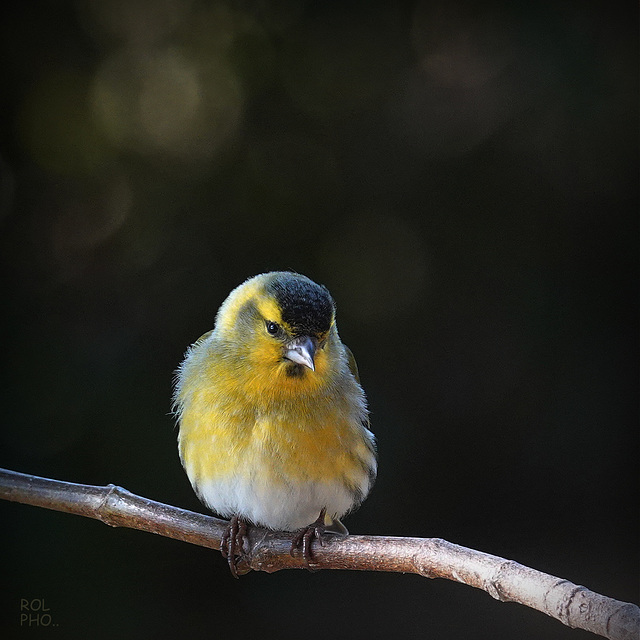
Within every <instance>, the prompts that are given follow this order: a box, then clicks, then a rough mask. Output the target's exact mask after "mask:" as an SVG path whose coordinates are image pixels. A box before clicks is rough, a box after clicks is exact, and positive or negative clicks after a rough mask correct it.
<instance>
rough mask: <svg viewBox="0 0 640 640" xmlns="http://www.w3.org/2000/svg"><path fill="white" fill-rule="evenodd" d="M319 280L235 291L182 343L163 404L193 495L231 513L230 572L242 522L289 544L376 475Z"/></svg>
mask: <svg viewBox="0 0 640 640" xmlns="http://www.w3.org/2000/svg"><path fill="white" fill-rule="evenodd" d="M335 310H336V307H335V303H334V301H333V298H332V297H331V295H330V293H329V291H328V290H327V289H326V287H324V286H321V285H318V284H316V283H315V282H313V281H312V280H310V279H309V278H307V277H305V276H303V275H300V274H297V273H292V272H280V271H278V272H271V273H264V274H261V275H258V276H255V277H253V278H250V279H249V280H247V281H246V282H244V283H243V284H241V285H240V286H239V287H237V288H236V289H234V290H233V291H232V292H231V293H230V294H229V296H228V298H227V299H226V300H225V301H224V303H223V304H222V306H221V307H220V309H219V311H218V314H217V316H216V322H215V328H214V329H213V330H212V331H210V332H209V333H206V334H205V335H204V336H202V337H201V338H200V339H199V340H198V341H197V342H195V344H193V345H192V346H191V347H190V348H189V350H188V351H187V353H186V355H185V358H184V360H183V362H182V364H181V365H180V367H179V369H178V371H177V380H176V387H175V395H174V403H175V409H176V413H177V416H178V420H179V426H180V431H179V436H178V444H179V451H180V458H181V460H182V464H183V466H184V468H185V470H186V473H187V475H188V477H189V480H190V482H191V484H192V486H193V488H194V490H195V492H196V494H197V495H198V497H199V498H200V500H201V501H202V502H203V503H204V504H205V505H206V506H207V507H208V508H210V509H211V510H212V511H215V512H216V513H217V514H219V515H220V516H222V517H224V518H230V520H231V522H230V525H229V528H228V530H227V532H226V533H225V536H224V537H223V541H222V545H221V550H222V552H223V555H225V556H226V557H227V560H228V562H229V566H230V568H231V572H232V573H233V575H234V576H236V577H237V568H236V563H237V557H241V556H242V549H243V545H244V538H245V536H246V527H247V524H254V525H258V526H261V527H266V528H268V529H273V530H282V531H295V532H297V535H296V536H295V537H294V539H293V543H292V553H293V551H294V550H295V549H296V547H300V546H302V553H303V555H304V557H305V560H306V561H307V564H309V562H310V561H311V560H312V556H311V542H312V540H313V539H314V537H319V536H321V534H322V533H323V532H324V531H328V532H332V533H339V534H343V535H346V534H347V533H348V532H347V530H346V529H345V527H344V525H343V524H342V523H341V522H340V518H342V517H343V516H344V515H345V514H347V513H348V512H349V511H351V510H353V509H355V508H356V507H357V506H358V505H359V504H360V503H361V502H362V501H363V500H364V499H365V497H366V496H367V494H368V493H369V490H370V489H371V486H372V484H373V481H374V479H375V476H376V468H377V465H376V454H375V440H374V436H373V434H372V433H371V432H370V431H369V429H368V418H367V409H366V401H365V396H364V392H363V390H362V387H361V386H360V383H359V380H358V373H357V368H356V364H355V360H354V358H353V355H352V354H351V352H350V351H349V349H348V348H347V347H346V346H345V345H344V344H342V342H341V341H340V337H339V336H338V330H337V328H336V321H335Z"/></svg>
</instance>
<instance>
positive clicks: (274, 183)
mask: <svg viewBox="0 0 640 640" xmlns="http://www.w3.org/2000/svg"><path fill="white" fill-rule="evenodd" d="M365 5H366V7H367V8H365ZM612 6H613V7H614V8H612ZM17 7H18V5H17V3H16V5H15V6H14V9H13V11H11V10H7V9H5V10H3V13H4V15H3V18H2V20H1V21H0V52H1V56H2V61H3V62H2V71H1V73H2V77H1V80H2V94H1V98H0V109H1V112H0V116H1V119H0V127H1V144H2V147H1V150H0V170H1V176H2V178H1V182H0V207H1V208H0V225H1V227H2V233H1V240H0V242H1V243H2V248H1V261H2V278H3V280H2V284H3V302H4V312H3V314H2V329H1V330H2V342H3V345H4V357H3V362H4V365H5V366H4V367H3V370H4V379H3V382H2V386H1V389H2V425H3V426H2V430H1V432H0V447H1V452H0V453H1V458H0V464H1V465H2V466H5V467H7V468H10V469H15V470H18V471H23V472H27V473H33V474H36V475H41V476H46V477H52V478H56V479H61V480H68V481H73V482H81V483H89V484H98V485H104V484H107V483H115V484H118V485H121V486H123V487H125V488H127V489H129V490H130V491H133V492H135V493H137V494H140V495H143V496H147V497H149V498H152V499H155V500H159V501H163V502H167V503H170V504H174V505H178V506H182V507H185V508H190V509H195V510H201V511H202V510H203V509H204V508H203V507H201V506H200V505H199V503H198V502H197V500H196V498H195V497H194V495H193V493H192V491H191V488H190V486H189V484H188V481H187V479H186V476H185V474H184V473H183V471H182V469H181V467H180V463H179V460H178V455H177V447H176V429H175V425H174V420H173V418H172V417H171V415H170V414H169V411H170V394H171V384H172V373H173V370H174V369H175V367H176V365H177V364H178V362H179V361H180V359H181V358H182V355H183V353H184V350H185V349H186V347H187V345H188V344H190V342H192V341H193V340H195V339H196V338H197V337H198V336H200V335H201V334H202V333H204V332H205V331H207V330H208V329H210V328H211V327H212V324H213V319H214V314H215V312H216V310H217V308H218V306H219V304H220V303H221V302H222V300H223V299H224V297H225V296H226V295H227V293H228V292H229V291H230V290H231V289H232V288H233V287H234V286H236V285H237V284H239V283H240V282H242V281H243V280H244V279H246V278H247V277H249V276H252V275H254V274H256V273H260V272H263V271H267V270H272V269H287V268H289V269H294V270H297V271H299V272H301V273H304V274H306V275H308V276H310V277H311V278H313V279H314V280H316V281H318V282H322V283H324V284H326V285H327V286H328V287H329V289H330V290H331V292H332V293H333V295H334V297H335V298H336V300H337V303H338V320H339V327H340V332H341V336H342V338H343V340H344V341H345V342H346V343H347V344H348V345H349V346H350V347H351V349H352V350H353V351H354V353H355V354H356V356H357V358H358V363H359V366H360V372H361V377H362V380H363V384H364V386H365V389H366V391H367V394H368V398H369V402H370V408H371V419H372V428H373V430H374V431H375V433H376V435H377V438H378V443H379V462H380V473H379V479H378V482H377V484H376V486H375V488H374V490H373V492H372V494H371V495H370V497H369V499H368V500H367V501H366V502H365V504H364V505H363V506H362V508H361V509H360V511H358V512H357V513H355V514H353V515H352V516H351V517H349V518H348V520H347V525H348V526H349V528H350V530H351V531H352V532H353V533H370V534H391V535H397V536H424V537H428V536H437V537H442V538H445V539H447V540H450V541H452V542H456V543H458V544H462V545H465V546H469V547H472V548H475V549H479V550H482V551H485V552H489V553H493V554H496V555H500V556H504V557H507V558H510V559H514V560H516V561H519V562H521V563H523V564H526V565H528V566H532V567H534V568H536V569H539V570H542V571H545V572H549V573H551V574H553V575H557V576H561V577H563V578H566V579H569V580H571V581H573V582H576V583H579V584H584V585H585V586H587V587H588V588H590V589H593V590H595V591H598V592H600V593H604V594H606V595H609V596H611V597H614V598H617V599H620V600H627V601H635V602H637V601H638V591H637V585H638V582H637V568H638V522H637V516H638V473H637V472H638V464H637V462H638V458H637V444H638V442H637V440H638V436H637V433H638V432H637V426H638V425H637V406H638V405H637V401H638V385H637V383H638V379H637V364H638V362H637V355H638V334H637V328H638V327H637V301H638V292H637V274H638V260H637V249H638V246H637V207H638V155H637V142H638V136H637V133H638V132H637V89H638V81H637V77H638V76H637V71H638V69H637V56H638V41H637V22H638V8H637V4H636V3H617V4H616V3H614V4H613V5H612V4H611V3H610V2H599V3H598V2H574V3H551V2H550V3H525V2H503V3H499V2H496V3H488V4H483V5H481V4H479V3H471V2H466V3H465V2H462V3H457V4H456V3H453V4H452V3H450V2H445V1H444V0H442V1H436V2H423V3H410V2H396V3H393V2H388V3H379V4H366V3H362V4H360V3H355V4H354V5H353V8H348V7H347V8H345V6H342V8H338V6H331V7H327V6H324V8H323V3H310V2H309V3H298V2H294V1H293V0H292V1H283V2H275V1H273V2H268V1H263V2H255V3H250V2H246V3H233V2H229V3H226V4H223V3H207V2H197V1H190V0H165V1H163V2H152V1H151V0H146V1H145V0H135V1H133V2H125V1H124V0H107V1H99V0H93V1H82V2H81V1H78V2H75V3H74V2H45V1H40V2H34V3H23V4H21V5H19V8H17ZM625 7H626V8H625ZM0 513H1V517H2V521H1V522H2V541H1V545H2V557H3V561H2V579H1V580H2V583H3V584H2V597H1V598H0V600H1V602H0V607H1V613H2V616H1V627H0V629H1V633H2V636H3V637H5V638H22V637H38V638H40V637H43V638H44V637H58V638H88V637H91V638H98V639H99V638H175V637H188V638H223V637H230V634H231V633H233V634H234V636H235V637H253V636H256V635H258V634H260V637H265V636H266V637H277V638H284V639H287V638H300V637H303V638H306V639H308V640H314V639H316V638H324V637H327V636H329V637H337V638H342V637H349V638H354V639H357V638H383V637H384V638H386V637H392V634H393V637H405V638H423V637H429V638H446V639H449V638H451V639H455V638H515V637H517V638H523V639H527V638H532V639H533V638H574V639H578V638H585V639H586V638H588V637H593V636H591V635H589V634H587V633H585V632H580V631H572V630H570V629H568V628H565V627H563V626H562V625H561V624H560V623H558V622H556V621H554V620H552V619H550V618H547V617H546V616H544V615H542V614H540V613H537V612H534V611H531V610H528V609H526V608H524V607H520V606H517V605H514V604H500V603H498V602H496V601H494V600H492V599H491V598H490V597H489V596H488V595H487V594H486V593H484V592H481V591H478V590H475V589H471V588H468V587H464V586H462V585H459V584H454V583H451V582H447V581H443V580H437V581H430V580H425V579H423V578H419V577H416V576H412V575H405V576H403V575H395V574H389V575H386V574H365V573H362V574H360V573H355V572H354V573H350V572H330V571H327V572H319V573H315V574H310V573H307V572H303V571H286V572H280V573H277V574H274V575H266V574H258V573H253V574H250V575H248V576H246V577H243V578H242V579H241V580H239V581H234V580H232V579H231V577H230V575H229V573H228V570H227V568H226V566H225V563H224V561H223V560H222V558H221V557H220V555H219V554H218V553H214V552H211V551H207V550H204V549H201V548H197V547H192V546H190V545H186V544H181V543H178V542H174V541H170V540H167V539H163V538H160V537H156V536H152V535H149V534H145V533H141V532H137V531H132V530H121V529H111V528H109V527H106V526H104V525H103V524H100V523H99V522H96V521H92V520H89V519H85V518H79V517H75V516H70V515H65V514H60V513H56V512H52V511H46V510H43V509H36V508H33V507H28V506H24V505H20V504H11V503H2V504H0ZM21 598H27V599H33V598H37V599H44V603H45V606H46V607H47V608H49V609H50V615H51V616H52V621H53V624H55V625H57V626H55V627H50V628H46V629H45V628H31V629H28V628H24V627H22V628H21V627H20V604H19V603H20V599H21Z"/></svg>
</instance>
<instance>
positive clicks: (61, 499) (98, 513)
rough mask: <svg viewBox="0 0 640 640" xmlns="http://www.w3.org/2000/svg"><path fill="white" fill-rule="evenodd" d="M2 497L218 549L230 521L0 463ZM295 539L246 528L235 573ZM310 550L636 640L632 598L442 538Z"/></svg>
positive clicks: (278, 561)
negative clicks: (460, 587)
mask: <svg viewBox="0 0 640 640" xmlns="http://www.w3.org/2000/svg"><path fill="white" fill-rule="evenodd" d="M0 498H3V499H5V500H11V501H13V502H21V503H24V504H30V505H33V506H37V507H44V508H46V509H53V510H55V511H64V512H66V513H74V514H76V515H81V516H86V517H88V518H95V519H96V520H101V521H102V522H104V523H105V524H108V525H110V526H112V527H129V528H132V529H140V530H142V531H149V532H151V533H156V534H158V535H161V536H166V537H168V538H173V539H174V540H181V541H183V542H189V543H191V544H196V545H199V546H202V547H208V548H210V549H218V550H219V549H220V539H221V537H222V534H223V532H224V530H225V528H226V526H227V524H228V523H227V522H226V521H225V520H220V519H218V518H214V517H211V516H205V515H202V514H199V513H194V512H192V511H186V510H184V509H179V508H177V507H171V506H169V505H166V504H162V503H160V502H155V501H153V500H149V499H147V498H143V497H140V496H137V495H134V494H133V493H130V492H129V491H127V490H126V489H122V488H121V487H117V486H115V485H112V484H110V485H108V486H106V487H97V486H92V485H83V484H73V483H70V482H60V481H58V480H50V479H47V478H39V477H37V476H32V475H28V474H23V473H18V472H16V471H8V470H5V469H0ZM292 537H293V534H290V533H283V532H274V531H267V530H265V529H260V528H257V527H250V528H249V531H248V541H249V544H248V548H247V549H245V551H246V558H245V560H243V561H242V562H241V563H240V565H239V567H238V570H239V573H248V572H249V571H251V570H254V571H267V572H269V573H271V572H274V571H279V570H280V569H302V568H305V567H306V564H305V562H304V560H303V559H302V557H300V555H299V554H297V555H296V557H291V555H290V554H289V549H290V547H291V539H292ZM313 554H314V558H315V559H316V562H317V568H318V569H348V570H353V571H393V572H402V573H417V574H419V575H421V576H424V577H426V578H446V579H448V580H455V581H457V582H462V583H463V584H467V585H469V586H472V587H476V588H478V589H482V590H484V591H486V592H487V593H488V594H489V595H491V596H492V597H494V598H496V599H497V600H500V601H502V602H518V603H520V604H523V605H525V606H528V607H531V608H532V609H536V610H538V611H541V612H542V613H546V614H547V615H548V616H551V617H553V618H556V619H557V620H560V622H562V623H564V624H565V625H567V626H569V627H574V628H579V629H584V630H586V631H591V632H593V633H595V634H598V635H601V636H603V637H605V638H609V639H610V640H637V638H638V637H639V635H640V609H639V608H638V607H637V606H636V605H635V604H631V603H628V602H620V601H619V600H614V599H612V598H608V597H606V596H602V595H599V594H597V593H594V592H593V591H590V590H589V589H586V588H585V587H582V586H579V585H576V584H573V583H572V582H569V581H568V580H563V579H561V578H556V577H554V576H551V575H548V574H546V573H542V572H540V571H536V570H535V569H530V568H529V567H525V566H523V565H521V564H519V563H517V562H513V561H512V560H505V559H504V558H500V557H498V556H493V555H489V554H486V553H482V552H480V551H475V550H473V549H467V548H465V547H461V546H459V545H456V544H452V543H450V542H447V541H445V540H440V539H439V538H397V537H389V536H356V535H353V536H348V537H346V538H338V537H337V536H336V537H329V539H327V540H326V542H325V543H324V545H322V546H320V545H317V544H316V545H314V549H313ZM314 568H316V567H315V566H314Z"/></svg>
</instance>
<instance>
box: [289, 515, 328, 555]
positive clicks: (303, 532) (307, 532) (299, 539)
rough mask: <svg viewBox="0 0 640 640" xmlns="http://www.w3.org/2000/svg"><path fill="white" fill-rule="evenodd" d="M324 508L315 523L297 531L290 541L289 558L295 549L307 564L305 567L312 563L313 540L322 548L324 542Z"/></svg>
mask: <svg viewBox="0 0 640 640" xmlns="http://www.w3.org/2000/svg"><path fill="white" fill-rule="evenodd" d="M326 512H327V510H326V508H324V507H323V508H322V511H320V515H319V516H318V519H317V520H316V521H315V522H312V523H311V524H310V525H308V526H306V527H303V528H302V529H300V530H299V531H298V533H297V534H296V536H295V537H294V538H293V540H292V541H291V551H290V552H289V553H290V555H291V556H293V554H294V551H296V549H301V550H302V557H303V558H304V560H305V562H306V563H307V567H309V566H310V565H311V563H312V562H313V554H312V553H311V544H312V542H313V541H314V539H317V540H319V541H320V546H324V541H323V540H322V534H323V533H324V532H325V530H326V525H325V523H324V516H325V514H326Z"/></svg>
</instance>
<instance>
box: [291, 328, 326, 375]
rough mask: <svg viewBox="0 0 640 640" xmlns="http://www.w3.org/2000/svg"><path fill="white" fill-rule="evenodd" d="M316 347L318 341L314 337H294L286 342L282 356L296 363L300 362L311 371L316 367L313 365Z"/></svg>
mask: <svg viewBox="0 0 640 640" xmlns="http://www.w3.org/2000/svg"><path fill="white" fill-rule="evenodd" d="M317 348H318V341H317V340H316V339H315V338H310V337H309V336H302V337H300V338H295V339H294V340H292V341H291V342H289V344H287V350H286V351H285V353H284V357H285V358H287V359H288V360H291V362H295V363H296V364H302V365H304V366H305V367H309V369H311V371H315V370H316V368H315V366H314V365H313V359H314V357H315V355H316V349H317Z"/></svg>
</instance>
